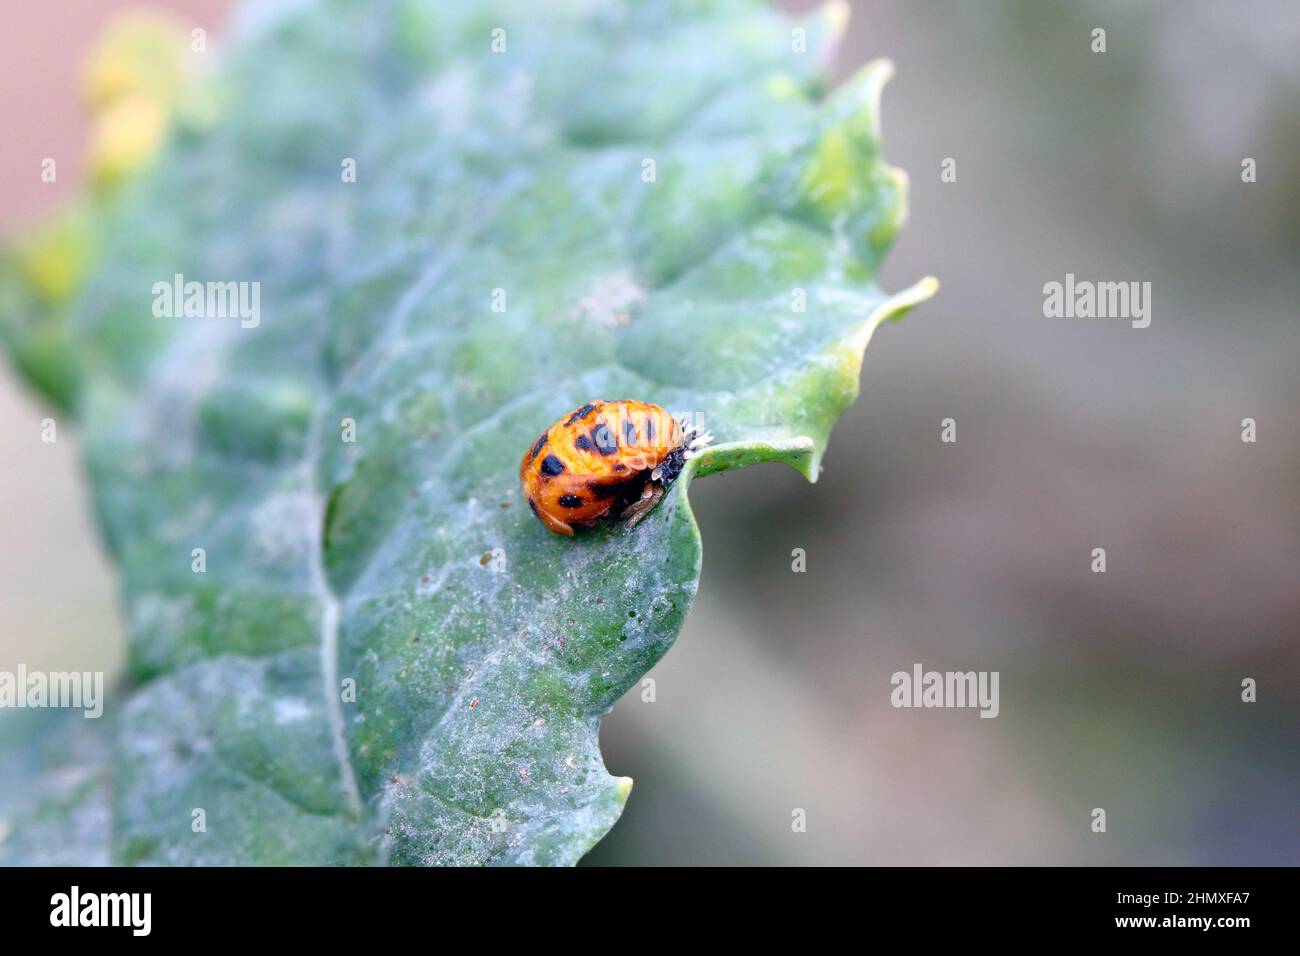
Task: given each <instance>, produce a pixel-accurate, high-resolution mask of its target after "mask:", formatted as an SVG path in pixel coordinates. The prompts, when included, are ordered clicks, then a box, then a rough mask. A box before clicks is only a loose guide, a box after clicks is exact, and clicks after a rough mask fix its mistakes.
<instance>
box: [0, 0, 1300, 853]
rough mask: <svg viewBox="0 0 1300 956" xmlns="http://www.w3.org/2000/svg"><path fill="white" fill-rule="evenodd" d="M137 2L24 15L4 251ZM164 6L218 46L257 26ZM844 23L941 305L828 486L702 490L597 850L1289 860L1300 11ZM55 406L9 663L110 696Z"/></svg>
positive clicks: (72, 477)
mask: <svg viewBox="0 0 1300 956" xmlns="http://www.w3.org/2000/svg"><path fill="white" fill-rule="evenodd" d="M124 5H125V4H121V3H115V2H104V0H55V2H51V3H48V4H39V5H38V4H31V5H23V6H21V7H18V8H15V9H14V10H12V11H6V14H5V21H6V29H5V30H4V31H3V32H2V33H0V64H3V67H0V77H2V79H3V97H2V98H0V129H3V130H5V136H4V143H3V147H2V148H0V228H2V229H3V230H4V231H6V232H13V231H16V230H20V229H21V228H22V226H23V224H24V223H26V222H31V221H33V220H34V219H36V218H38V217H39V216H40V215H42V214H43V213H44V212H47V211H48V210H49V209H51V208H52V207H53V206H54V205H55V204H57V202H58V201H59V199H60V198H61V197H63V196H66V195H67V194H68V193H69V192H70V191H71V190H73V189H75V188H76V185H77V179H78V176H79V171H80V169H79V163H80V157H81V154H82V152H83V150H84V143H85V127H84V123H83V121H82V115H81V112H80V107H79V102H78V97H77V77H78V74H77V70H78V68H79V65H80V63H81V62H82V59H83V58H84V55H85V52H86V50H87V49H88V47H89V44H90V42H91V41H92V39H93V38H94V36H95V35H96V33H97V31H98V30H99V29H100V28H101V27H102V25H103V23H104V21H105V19H106V18H107V17H108V16H109V14H110V13H111V12H112V11H113V10H114V9H116V8H118V7H121V6H124ZM157 5H158V6H163V7H166V8H168V9H170V10H173V11H175V12H178V13H179V14H181V15H182V16H183V17H185V18H187V19H188V20H190V21H192V23H193V24H194V25H195V26H202V27H204V28H205V29H207V30H208V32H209V42H210V49H214V50H217V51H219V49H220V37H221V33H220V27H221V23H222V20H223V17H224V13H225V10H226V8H227V6H228V4H227V3H225V2H220V0H192V2H169V3H159V4H157ZM810 5H811V4H808V3H792V4H790V6H791V7H793V8H796V9H798V8H807V7H809V6H810ZM852 6H853V8H854V15H853V18H852V21H851V23H850V27H849V34H848V36H847V38H846V41H845V44H844V47H843V49H842V52H841V54H840V57H839V61H838V63H837V66H836V73H837V75H838V76H841V77H842V76H845V75H848V74H849V73H851V72H852V71H853V70H854V69H855V68H857V67H858V66H860V65H861V64H862V63H864V62H866V61H867V60H868V59H871V58H874V57H878V56H888V57H890V58H891V59H893V60H894V61H895V62H896V64H897V65H898V75H897V77H896V79H895V80H894V81H893V83H892V84H891V86H890V87H889V89H888V90H887V91H886V95H885V107H884V126H885V146H886V154H887V156H888V158H889V159H890V161H891V162H893V163H895V164H897V165H900V166H902V167H903V168H905V169H906V170H908V171H909V173H910V174H911V180H912V192H911V219H910V223H909V225H908V226H907V228H905V229H904V230H903V232H902V234H901V237H900V240H899V242H898V244H897V246H896V248H895V251H894V253H893V254H892V256H891V258H890V259H889V260H888V263H887V265H886V268H885V270H884V275H883V284H884V286H885V287H886V288H889V289H898V288H902V287H903V286H905V285H908V284H910V283H911V282H913V281H914V280H915V279H917V278H919V277H920V276H922V275H926V274H934V275H937V276H938V277H939V278H940V280H941V282H942V284H943V286H942V290H941V291H940V293H939V295H938V297H937V298H936V299H934V300H933V301H932V302H930V303H927V304H925V305H924V306H922V307H921V308H919V309H917V310H916V311H915V312H913V313H912V315H910V316H909V317H908V318H907V319H906V320H905V321H904V322H903V323H901V324H896V325H890V326H887V327H885V328H883V329H881V330H880V331H879V332H878V333H877V335H876V338H875V340H874V342H873V343H872V345H871V347H870V349H869V350H868V352H867V359H866V362H865V363H864V367H863V378H862V393H861V396H860V398H859V400H858V402H857V403H856V404H855V405H854V406H853V407H852V408H851V409H850V410H849V411H848V413H847V414H846V415H845V416H844V417H843V418H842V419H841V421H840V423H839V425H838V426H837V427H836V429H835V431H834V434H833V435H832V440H831V446H830V451H829V453H828V455H827V458H826V469H825V472H824V475H823V477H822V479H821V481H820V482H819V483H818V484H816V485H808V484H806V483H805V482H804V481H803V479H801V478H800V477H799V476H798V475H796V474H795V473H794V472H793V471H790V470H788V469H785V468H784V467H782V466H778V465H765V466H759V467H756V468H751V469H746V470H745V471H742V472H735V473H729V474H726V475H722V476H718V477H714V478H710V479H707V480H701V481H700V482H698V483H696V484H695V485H694V486H693V487H692V489H691V496H692V501H693V503H694V507H695V511H696V514H697V516H698V518H699V522H700V526H701V530H702V533H703V536H704V541H705V563H704V573H703V577H702V580H701V583H700V594H699V597H698V599H697V601H696V604H695V606H694V608H693V610H692V611H691V615H690V618H689V620H688V622H687V625H686V627H685V629H684V630H683V631H682V634H681V636H680V637H679V638H678V641H677V645H676V646H675V647H674V649H673V650H672V651H671V652H670V653H669V655H668V656H667V657H666V658H665V660H664V661H663V662H662V663H661V664H660V666H659V667H657V668H656V669H655V670H654V671H653V672H652V673H651V675H650V676H651V677H653V678H654V680H655V701H654V702H653V703H647V702H645V701H643V700H642V694H641V689H640V688H637V689H635V690H633V691H632V692H631V693H629V694H628V696H627V697H626V698H625V699H624V700H623V701H621V702H620V703H619V704H618V706H617V707H616V708H615V710H614V712H613V714H612V715H611V716H610V717H609V718H608V719H607V720H606V721H605V724H604V727H603V730H602V735H601V736H602V743H603V746H604V750H605V756H606V763H607V764H608V766H609V768H610V770H611V771H612V772H614V773H619V774H629V775H631V776H633V777H634V778H635V779H636V788H635V790H634V792H633V795H632V798H631V800H630V801H629V803H628V807H627V810H626V812H625V814H624V817H623V819H622V821H621V822H620V823H619V824H618V825H617V826H616V827H615V829H614V831H613V832H612V833H611V834H610V836H609V837H608V838H607V839H606V840H605V841H604V842H603V843H602V844H601V845H600V846H599V847H598V848H597V849H596V850H595V851H594V852H593V853H592V854H591V856H590V857H589V858H588V861H589V862H591V863H604V864H622V863H656V864H658V863H686V864H696V863H700V864H702V863H737V864H774V863H792V864H803V863H828V864H849V863H895V864H929V863H949V864H986V863H987V864H1064V863H1082V864H1102V863H1108V864H1296V863H1300V826H1298V825H1297V818H1298V816H1300V814H1298V812H1297V811H1298V810H1300V733H1298V732H1300V454H1298V452H1300V421H1298V420H1297V414H1298V413H1300V269H1298V268H1297V266H1298V265H1300V162H1297V161H1296V157H1297V156H1300V59H1297V57H1296V55H1295V54H1296V51H1297V50H1300V17H1297V16H1296V15H1295V8H1294V4H1293V3H1292V2H1290V0H1274V2H1267V0H1260V2H1255V3H1252V4H1249V5H1229V4H1223V3H1219V2H1216V0H1194V2H1190V0H1189V2H1177V3H1176V2H1173V0H1165V2H1152V3H1147V4H1141V5H1138V4H1131V3H1127V2H1119V0H1115V2H1100V0H1090V2H1072V3H1064V2H1060V3H1044V2H1033V0H1022V2H1003V0H986V2H981V3H965V2H957V0H948V2H937V0H890V2H875V0H871V2H855V3H853V4H852ZM1096 27H1101V28H1104V29H1105V30H1106V31H1107V51H1106V52H1105V53H1104V54H1097V53H1093V52H1092V51H1091V49H1090V44H1091V31H1092V30H1093V29H1094V28H1096ZM45 156H55V157H57V158H58V159H59V172H60V176H59V182H58V183H56V184H52V185H47V184H43V183H41V182H40V179H39V169H40V161H41V158H42V157H45ZM1245 157H1251V158H1253V159H1255V161H1256V163H1257V169H1258V181H1257V182H1255V183H1243V182H1242V180H1241V162H1242V159H1243V158H1245ZM945 158H952V159H954V160H955V161H956V171H957V180H956V182H951V183H944V182H941V179H940V169H941V163H942V161H943V160H944V159H945ZM1066 273H1074V274H1075V275H1076V276H1077V277H1078V278H1080V279H1091V280H1098V281H1124V280H1137V281H1149V282H1151V283H1152V287H1153V292H1152V300H1153V313H1152V316H1153V317H1152V323H1151V327H1150V328H1147V329H1143V330H1137V329H1132V328H1130V326H1129V323H1128V322H1126V321H1119V320H1099V319H1066V318H1059V319H1049V318H1044V316H1043V314H1042V303H1043V292H1042V289H1043V285H1044V283H1046V282H1050V281H1063V280H1064V277H1065V274H1066ZM47 413H48V412H47V410H46V409H43V408H42V407H41V406H40V404H39V403H38V402H36V401H35V400H34V399H33V398H32V397H31V395H30V394H28V393H26V392H24V391H23V390H22V388H21V386H20V385H19V384H18V383H17V382H16V380H15V379H14V377H13V376H12V374H10V373H9V371H8V370H7V369H5V370H4V371H3V372H2V373H0V495H2V497H3V501H4V507H3V509H0V541H3V546H2V547H0V669H12V668H13V667H15V666H16V665H17V663H19V662H25V663H26V664H27V665H28V666H29V667H31V668H44V669H58V668H61V667H71V666H76V667H78V668H81V669H87V668H90V669H98V668H104V669H108V670H110V671H111V670H114V669H116V668H119V667H120V666H121V662H122V660H123V656H124V655H123V641H124V638H123V635H122V627H121V621H120V616H119V614H118V611H117V608H116V604H115V597H114V589H115V583H114V580H113V572H112V570H111V568H110V567H109V565H108V562H107V561H106V560H105V558H104V555H103V551H102V546H101V544H100V542H99V540H98V537H97V534H96V531H95V529H94V525H93V521H92V518H91V515H90V513H89V509H88V505H87V493H86V489H85V486H84V479H83V478H82V476H81V474H80V464H79V461H78V451H77V445H76V440H75V435H73V434H71V433H69V432H67V431H66V430H65V431H61V432H60V440H59V441H58V442H57V443H56V444H53V445H47V444H44V443H42V442H41V440H40V424H39V423H40V420H41V418H43V417H44V416H45V415H46V414H47ZM948 417H951V418H954V419H955V420H956V422H957V441H956V443H954V444H944V443H942V442H941V441H940V427H941V426H940V423H941V421H942V420H943V419H944V418H948ZM1246 417H1250V418H1254V419H1255V420H1256V421H1257V423H1258V441H1257V442H1256V443H1255V444H1244V443H1243V442H1242V441H1241V420H1242V419H1243V418H1246ZM1095 547H1104V548H1106V550H1107V566H1108V570H1107V572H1106V573H1105V574H1094V573H1092V572H1091V570H1090V563H1091V552H1092V549H1093V548H1095ZM794 548H803V549H804V550H805V551H806V554H807V572H806V573H803V574H796V573H793V572H792V570H791V551H792V549H794ZM916 662H920V663H922V664H923V665H924V666H925V667H926V668H927V669H937V670H997V671H999V672H1000V674H1001V687H1000V690H1001V713H1000V715H999V716H998V717H997V719H995V720H981V719H979V718H978V717H977V716H976V713H975V712H974V711H969V710H968V711H961V710H895V709H894V708H892V707H891V706H890V703H889V694H890V689H891V688H890V684H889V677H890V675H891V674H892V673H893V672H894V671H897V670H910V669H911V667H912V665H913V664H914V663H916ZM1245 677H1253V678H1255V679H1256V680H1257V681H1258V688H1259V691H1258V693H1259V700H1258V702H1257V703H1254V704H1246V703H1243V702H1242V701H1241V699H1240V694H1241V681H1242V679H1243V678H1245ZM1094 807H1104V808H1105V809H1106V811H1107V815H1108V819H1107V824H1108V830H1107V832H1106V833H1105V834H1094V833H1092V832H1091V830H1090V826H1089V824H1090V822H1091V817H1090V812H1091V810H1092V808H1094ZM795 808H800V809H803V810H804V811H806V814H807V832H804V833H795V832H792V829H791V825H790V823H791V812H792V810H794V809H795Z"/></svg>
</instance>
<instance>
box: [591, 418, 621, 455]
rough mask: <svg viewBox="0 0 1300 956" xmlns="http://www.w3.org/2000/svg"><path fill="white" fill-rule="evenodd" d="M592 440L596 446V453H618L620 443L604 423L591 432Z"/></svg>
mask: <svg viewBox="0 0 1300 956" xmlns="http://www.w3.org/2000/svg"><path fill="white" fill-rule="evenodd" d="M591 440H592V441H593V442H594V443H595V445H596V451H598V452H600V453H601V454H602V455H612V454H614V452H616V451H618V442H617V441H615V440H614V433H613V432H611V431H610V430H609V426H608V425H606V424H605V423H604V422H601V423H600V424H599V425H597V426H596V427H595V428H593V429H592V430H591Z"/></svg>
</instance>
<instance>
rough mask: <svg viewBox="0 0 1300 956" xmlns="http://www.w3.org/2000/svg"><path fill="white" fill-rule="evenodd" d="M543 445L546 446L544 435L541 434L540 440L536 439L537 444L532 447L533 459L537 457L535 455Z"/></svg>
mask: <svg viewBox="0 0 1300 956" xmlns="http://www.w3.org/2000/svg"><path fill="white" fill-rule="evenodd" d="M545 444H546V435H545V434H543V435H542V437H541V438H539V439H537V444H536V445H534V446H533V457H534V458H536V457H537V453H538V452H540V451H541V450H542V446H543V445H545Z"/></svg>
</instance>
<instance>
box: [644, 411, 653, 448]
mask: <svg viewBox="0 0 1300 956" xmlns="http://www.w3.org/2000/svg"><path fill="white" fill-rule="evenodd" d="M645 440H646V444H647V445H654V443H655V417H654V416H653V415H647V416H646V419H645Z"/></svg>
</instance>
